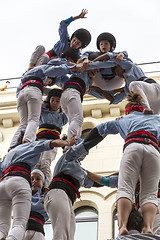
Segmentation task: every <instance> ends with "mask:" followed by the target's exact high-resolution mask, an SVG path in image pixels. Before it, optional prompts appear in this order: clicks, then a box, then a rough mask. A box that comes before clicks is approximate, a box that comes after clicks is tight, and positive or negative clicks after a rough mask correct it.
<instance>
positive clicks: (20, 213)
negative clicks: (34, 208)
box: [0, 176, 32, 240]
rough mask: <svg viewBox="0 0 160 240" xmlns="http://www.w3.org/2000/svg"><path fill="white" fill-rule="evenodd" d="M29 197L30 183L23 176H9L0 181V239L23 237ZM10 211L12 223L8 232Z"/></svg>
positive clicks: (28, 208) (29, 207)
mask: <svg viewBox="0 0 160 240" xmlns="http://www.w3.org/2000/svg"><path fill="white" fill-rule="evenodd" d="M31 197H32V196H31V189H30V185H29V183H28V181H27V180H26V179H24V178H23V177H18V176H13V177H11V176H10V177H6V178H5V179H3V181H2V182H0V239H1V238H6V239H7V240H22V239H23V237H24V234H25V231H26V224H27V222H28V218H29V214H30V209H31ZM12 211H13V224H12V228H11V230H10V232H9V234H8V231H9V229H10V224H11V215H12ZM7 235H8V237H7Z"/></svg>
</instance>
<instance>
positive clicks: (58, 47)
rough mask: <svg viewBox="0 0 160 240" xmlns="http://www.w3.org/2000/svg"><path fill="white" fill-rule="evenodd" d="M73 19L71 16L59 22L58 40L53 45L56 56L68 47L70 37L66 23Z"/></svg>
mask: <svg viewBox="0 0 160 240" xmlns="http://www.w3.org/2000/svg"><path fill="white" fill-rule="evenodd" d="M73 21H74V19H73V17H70V18H68V19H66V20H62V21H61V22H60V25H59V29H58V32H59V36H60V40H59V41H58V42H57V43H56V44H55V45H54V46H53V50H54V51H55V53H56V55H57V56H61V54H62V52H63V51H65V50H67V49H68V48H69V47H70V37H69V34H68V30H67V28H68V25H69V24H70V23H71V22H73Z"/></svg>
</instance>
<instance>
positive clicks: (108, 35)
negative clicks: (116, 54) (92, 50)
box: [97, 32, 116, 52]
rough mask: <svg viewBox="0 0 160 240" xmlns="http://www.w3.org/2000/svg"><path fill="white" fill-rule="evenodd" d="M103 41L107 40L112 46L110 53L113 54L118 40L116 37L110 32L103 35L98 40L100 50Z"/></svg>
mask: <svg viewBox="0 0 160 240" xmlns="http://www.w3.org/2000/svg"><path fill="white" fill-rule="evenodd" d="M103 40H107V41H108V42H109V43H110V44H111V49H110V52H113V51H114V49H115V48H116V39H115V37H114V36H113V35H112V34H111V33H108V32H104V33H101V34H100V35H99V36H98V38H97V48H98V49H99V50H100V47H99V45H100V42H101V41H103Z"/></svg>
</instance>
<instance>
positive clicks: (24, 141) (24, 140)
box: [22, 139, 30, 143]
mask: <svg viewBox="0 0 160 240" xmlns="http://www.w3.org/2000/svg"><path fill="white" fill-rule="evenodd" d="M29 142H30V141H29V140H27V139H23V141H22V143H29Z"/></svg>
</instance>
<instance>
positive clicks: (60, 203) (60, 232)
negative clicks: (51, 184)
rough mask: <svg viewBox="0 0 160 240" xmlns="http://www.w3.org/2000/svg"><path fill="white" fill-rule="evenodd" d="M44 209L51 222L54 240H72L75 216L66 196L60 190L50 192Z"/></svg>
mask: <svg viewBox="0 0 160 240" xmlns="http://www.w3.org/2000/svg"><path fill="white" fill-rule="evenodd" d="M44 207H45V210H46V211H47V213H48V215H49V218H50V220H51V222H52V228H53V235H54V240H74V233H75V215H74V211H73V208H72V202H71V200H70V198H69V197H68V196H67V194H66V193H65V192H64V191H63V190H62V189H52V190H50V191H49V192H48V193H47V195H46V197H45V200H44Z"/></svg>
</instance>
